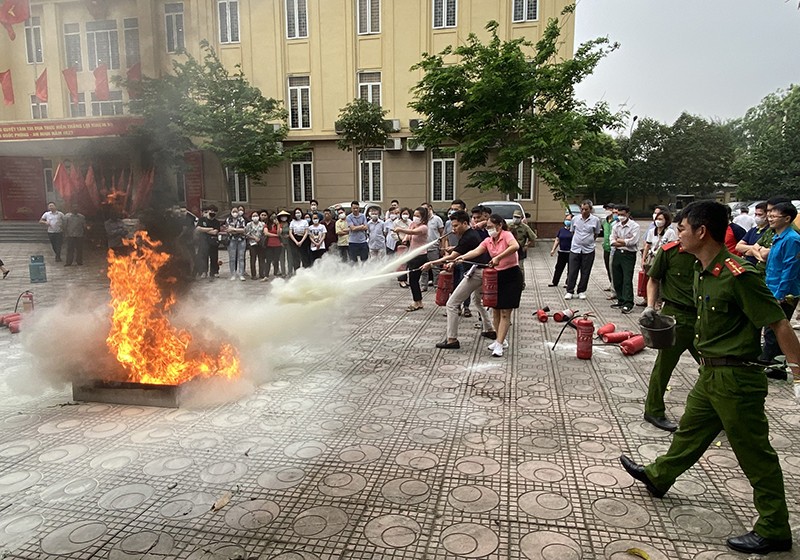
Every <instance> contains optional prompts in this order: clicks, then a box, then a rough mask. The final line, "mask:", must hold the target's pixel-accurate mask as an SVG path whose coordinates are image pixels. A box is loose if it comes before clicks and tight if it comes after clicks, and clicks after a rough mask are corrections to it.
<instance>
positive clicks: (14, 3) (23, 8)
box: [0, 0, 31, 41]
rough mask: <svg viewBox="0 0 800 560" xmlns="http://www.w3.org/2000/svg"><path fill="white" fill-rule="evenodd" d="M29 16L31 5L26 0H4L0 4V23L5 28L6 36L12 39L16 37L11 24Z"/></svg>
mask: <svg viewBox="0 0 800 560" xmlns="http://www.w3.org/2000/svg"><path fill="white" fill-rule="evenodd" d="M29 17H31V7H30V4H29V3H28V0H5V2H3V3H2V4H1V5H0V25H2V26H3V27H5V28H6V31H8V37H9V39H11V40H12V41H13V40H14V39H16V38H17V34H16V33H15V32H14V28H13V27H12V26H13V25H14V24H15V23H22V22H24V21H25V20H26V19H28V18H29Z"/></svg>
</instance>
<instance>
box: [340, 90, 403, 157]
mask: <svg viewBox="0 0 800 560" xmlns="http://www.w3.org/2000/svg"><path fill="white" fill-rule="evenodd" d="M388 112H389V111H386V110H384V109H382V108H381V106H380V105H376V104H375V103H372V102H370V101H367V100H366V99H354V100H353V101H351V102H350V103H348V104H347V105H345V106H344V107H343V108H342V110H341V111H340V112H339V120H337V121H336V128H337V131H338V133H339V138H338V139H337V140H336V145H337V146H338V147H339V149H340V150H346V151H348V152H349V151H352V150H356V151H357V152H358V153H359V154H363V153H364V150H367V149H369V148H374V147H383V145H384V143H385V142H386V139H387V138H388V137H389V132H391V129H392V127H391V123H389V122H387V121H386V120H385V119H384V117H385V116H386V114H387V113H388Z"/></svg>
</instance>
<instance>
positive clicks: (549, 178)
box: [409, 6, 620, 199]
mask: <svg viewBox="0 0 800 560" xmlns="http://www.w3.org/2000/svg"><path fill="white" fill-rule="evenodd" d="M573 10H574V6H569V7H567V8H566V9H565V11H564V12H562V15H565V14H566V13H567V12H572V11H573ZM497 28H498V23H497V22H495V21H492V22H489V23H488V24H487V25H486V29H487V31H489V33H490V35H491V36H490V39H489V41H488V43H487V44H483V43H482V42H481V41H480V40H478V38H477V36H476V35H474V34H470V35H469V37H467V39H466V43H465V44H464V45H461V46H458V47H456V48H453V47H447V48H446V49H445V50H444V51H442V52H441V53H439V54H436V55H431V54H428V53H423V55H422V60H421V61H420V62H419V63H417V64H416V65H414V66H413V67H412V69H414V70H415V69H421V70H422V71H423V72H424V76H423V78H422V79H421V80H420V81H419V82H418V83H417V84H416V86H415V87H414V88H413V93H414V95H415V99H414V100H412V102H411V103H409V106H410V107H411V108H412V109H414V110H415V111H417V112H418V113H419V114H420V115H421V116H423V121H424V122H423V126H422V127H421V128H420V129H419V130H418V131H417V132H416V133H415V134H416V137H417V138H416V139H417V140H418V141H420V142H421V143H423V144H424V145H425V146H429V147H442V148H443V149H445V150H447V151H450V152H452V153H456V154H458V156H459V167H460V168H461V170H462V171H468V172H469V178H470V180H469V183H468V186H472V187H477V188H479V189H482V190H490V189H495V188H496V189H498V190H500V191H501V192H505V193H509V194H514V193H517V192H518V190H519V187H518V184H517V178H516V174H517V167H518V165H519V163H520V162H521V161H523V160H524V159H526V158H531V157H532V158H534V160H535V162H536V163H535V165H536V172H537V173H538V175H539V176H540V177H541V178H542V179H544V180H545V181H546V182H547V183H548V184H549V185H550V188H551V189H552V190H553V193H554V195H555V197H556V198H559V199H564V198H566V197H568V196H569V195H570V194H571V193H572V192H573V191H574V189H575V188H576V187H577V186H578V185H579V184H581V183H582V182H583V181H582V174H583V173H584V172H585V170H586V169H587V168H589V167H590V166H591V163H590V161H591V160H592V159H593V158H594V153H593V152H592V151H591V150H589V149H586V148H584V149H581V146H582V145H583V144H584V143H587V145H589V144H591V139H592V135H596V134H599V133H601V132H602V131H603V130H604V129H613V128H615V127H617V126H619V124H620V116H619V115H616V114H612V113H611V112H610V111H609V110H608V107H607V105H605V104H603V103H600V104H597V105H596V106H594V107H592V108H588V107H586V105H585V104H584V103H583V102H581V101H578V100H577V99H575V95H574V88H575V85H576V84H577V83H579V82H580V81H582V80H583V79H584V78H585V77H586V76H588V75H589V74H591V73H592V72H593V71H594V69H595V67H596V66H597V64H598V63H599V62H600V60H601V59H602V58H603V57H604V56H606V54H608V53H609V52H610V51H612V50H614V49H616V48H617V45H611V44H609V42H608V40H607V39H595V40H593V41H589V42H587V43H584V44H583V45H581V46H580V47H579V48H578V49H577V51H576V52H575V56H574V58H572V59H570V60H559V59H558V44H559V37H560V28H559V24H558V20H557V19H551V20H550V21H549V22H548V24H547V26H546V27H545V29H544V33H543V35H542V38H541V40H540V41H539V42H538V43H536V45H533V44H532V43H530V42H529V41H526V40H525V39H513V40H511V41H505V42H504V41H501V40H500V39H499V38H498V36H497ZM453 61H455V62H453Z"/></svg>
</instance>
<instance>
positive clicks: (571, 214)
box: [564, 212, 575, 220]
mask: <svg viewBox="0 0 800 560" xmlns="http://www.w3.org/2000/svg"><path fill="white" fill-rule="evenodd" d="M567 216H569V219H570V220H571V219H572V218H574V217H575V215H574V214H573V213H572V212H567V213H566V214H564V219H566V218H567Z"/></svg>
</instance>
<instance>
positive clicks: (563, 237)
mask: <svg viewBox="0 0 800 560" xmlns="http://www.w3.org/2000/svg"><path fill="white" fill-rule="evenodd" d="M571 227H572V214H567V215H566V216H564V225H563V226H562V227H561V228H559V230H558V232H557V233H556V238H555V239H554V240H553V247H552V248H551V249H550V256H551V257H552V256H553V255H555V254H556V251H558V259H556V266H555V268H554V269H553V280H552V282H550V283H549V284H548V286H549V287H550V288H554V287H556V286H558V284H559V282H561V275H562V274H563V273H564V269H565V268H567V265H568V264H569V251H570V247H572V229H571Z"/></svg>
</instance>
